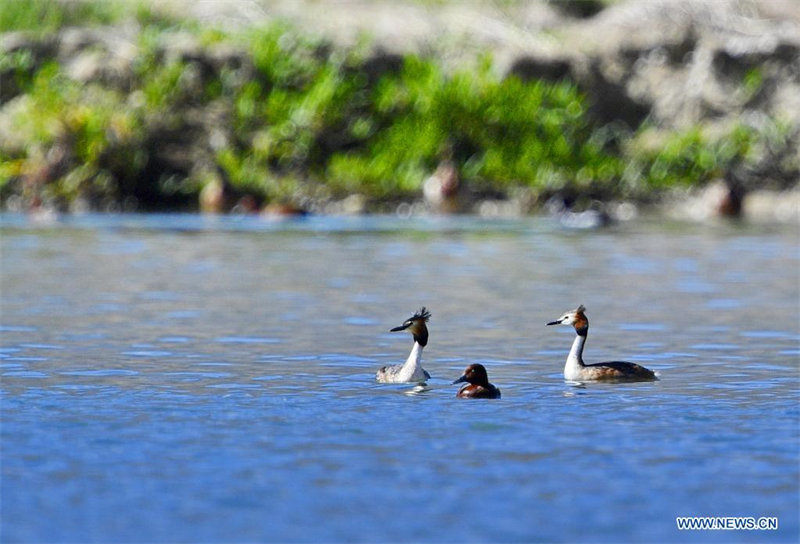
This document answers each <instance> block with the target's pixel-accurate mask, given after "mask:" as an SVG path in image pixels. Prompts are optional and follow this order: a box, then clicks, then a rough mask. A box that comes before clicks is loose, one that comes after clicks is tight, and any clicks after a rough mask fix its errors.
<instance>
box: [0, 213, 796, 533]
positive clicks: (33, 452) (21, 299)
mask: <svg viewBox="0 0 800 544" xmlns="http://www.w3.org/2000/svg"><path fill="white" fill-rule="evenodd" d="M0 219H1V220H2V230H0V250H2V253H0V255H1V256H2V268H1V269H0V270H1V272H2V284H1V287H2V298H1V299H0V300H1V301H2V306H1V307H0V391H2V397H1V399H0V400H1V404H0V408H1V409H2V414H1V415H2V426H0V433H1V437H2V451H1V452H0V455H1V461H2V482H0V483H1V484H2V485H1V487H0V491H1V494H0V501H2V502H0V508H1V509H0V522H1V524H0V540H2V541H3V542H342V541H354V542H443V541H444V542H450V541H474V542H540V541H545V542H574V541H591V542H620V541H637V542H653V541H658V542H797V541H798V539H800V514H798V512H800V471H799V468H800V403H798V397H800V388H798V385H800V364H799V363H800V326H799V325H798V323H799V322H800V321H799V320H800V276H799V272H798V270H800V267H799V266H798V265H800V255H799V254H798V241H799V240H798V232H797V229H796V228H795V227H763V226H762V227H754V226H747V225H736V224H732V225H724V224H723V225H702V226H698V225H682V224H670V223H661V222H654V223H651V222H647V221H640V222H635V223H631V224H628V225H624V226H619V227H615V228H612V229H607V230H600V231H590V232H570V231H564V230H562V229H560V228H558V227H557V226H556V225H554V224H552V223H551V222H550V221H548V220H545V219H525V220H515V221H485V220H478V219H474V218H417V219H411V220H398V219H394V218H388V217H369V218H310V219H304V220H299V221H287V222H270V221H265V220H261V219H257V218H246V219H237V218H203V217H199V216H135V215H133V216H93V215H89V216H79V217H73V218H68V219H62V220H60V221H56V222H54V223H48V224H44V225H42V224H38V223H35V222H32V221H30V220H29V219H28V218H25V217H22V216H13V215H5V216H1V217H0ZM579 303H583V304H585V305H586V307H587V308H588V310H587V315H588V316H589V319H590V322H591V328H590V334H589V341H588V344H587V349H586V353H585V358H586V359H587V362H592V361H600V360H605V359H612V358H613V359H619V358H622V359H627V360H631V361H635V362H638V363H640V364H643V365H645V366H647V367H649V368H652V369H654V370H657V371H658V372H660V374H661V378H662V379H661V380H660V381H658V382H655V383H637V384H627V385H625V384H622V385H621V384H616V385H614V384H609V385H598V384H595V385H589V384H587V385H575V384H568V383H565V382H564V380H563V377H562V375H561V372H562V368H563V363H564V359H565V357H566V353H567V351H568V350H569V345H570V343H571V341H572V336H573V333H572V332H571V331H570V330H569V329H568V328H566V327H545V326H544V324H545V323H546V322H548V321H550V320H552V319H555V318H557V317H559V316H560V315H561V314H562V313H563V312H564V311H565V310H569V309H571V308H574V307H575V306H577V305H578V304H579ZM422 305H426V306H427V307H428V308H429V309H430V310H431V312H432V313H433V317H432V319H431V322H430V324H429V326H430V332H431V338H430V343H429V345H428V346H427V347H426V349H425V352H424V355H423V358H424V366H425V368H426V369H427V370H429V371H430V372H431V374H432V375H433V379H432V380H431V381H430V382H429V384H428V388H426V389H424V390H419V389H417V388H414V387H412V386H407V385H381V384H377V383H375V381H374V373H375V370H377V368H379V367H380V366H383V365H385V364H392V363H398V362H402V361H403V360H404V359H405V357H406V356H407V354H408V351H409V350H410V348H411V339H410V337H409V336H408V335H406V334H405V333H394V334H393V333H389V332H387V331H388V329H389V328H391V327H394V326H396V325H399V324H401V323H402V322H403V320H405V319H406V318H407V317H409V316H410V315H411V314H412V313H413V312H414V311H415V310H416V309H418V307H419V306H422ZM473 362H481V363H483V364H484V365H485V366H486V367H487V369H488V371H489V376H490V379H491V381H492V382H493V383H495V384H496V385H498V386H499V387H500V388H501V389H502V391H503V398H502V399H501V400H499V401H476V400H461V399H456V398H455V392H456V389H457V386H453V385H450V382H451V381H452V380H453V379H455V378H457V377H458V376H459V375H460V374H461V372H462V371H463V369H464V367H465V366H466V365H467V364H470V363H473ZM676 516H753V517H756V518H758V517H761V516H770V517H772V516H774V517H777V518H778V520H779V528H778V530H777V531H719V532H712V531H697V532H683V531H678V530H677V528H676V522H675V518H676Z"/></svg>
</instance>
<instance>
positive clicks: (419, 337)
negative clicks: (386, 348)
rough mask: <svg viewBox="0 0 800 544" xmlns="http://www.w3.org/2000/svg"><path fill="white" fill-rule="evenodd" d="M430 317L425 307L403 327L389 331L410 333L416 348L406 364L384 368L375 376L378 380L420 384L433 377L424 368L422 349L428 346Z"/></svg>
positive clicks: (404, 323) (405, 322) (412, 350)
mask: <svg viewBox="0 0 800 544" xmlns="http://www.w3.org/2000/svg"><path fill="white" fill-rule="evenodd" d="M430 317H431V314H430V312H429V311H428V310H427V309H426V308H425V306H423V307H422V308H420V309H419V311H418V312H417V313H415V314H414V315H413V316H411V317H409V318H408V319H406V320H405V321H404V322H403V324H402V325H400V326H399V327H395V328H393V329H390V330H389V332H398V331H405V330H407V331H409V332H410V333H411V335H412V336H413V337H414V346H413V347H412V348H411V353H410V354H409V355H408V359H406V362H405V363H403V364H402V365H390V366H384V367H383V368H381V369H380V370H378V373H377V374H376V375H375V379H376V380H378V381H379V382H381V383H409V382H417V383H419V382H424V381H425V380H428V379H430V377H431V375H430V374H429V373H428V371H427V370H425V369H424V368H422V348H424V347H425V346H426V345H428V326H427V325H426V323H427V322H428V319H430Z"/></svg>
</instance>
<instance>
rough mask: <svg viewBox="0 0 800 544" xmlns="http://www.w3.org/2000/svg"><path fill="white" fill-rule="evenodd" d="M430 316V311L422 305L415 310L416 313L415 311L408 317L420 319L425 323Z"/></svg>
mask: <svg viewBox="0 0 800 544" xmlns="http://www.w3.org/2000/svg"><path fill="white" fill-rule="evenodd" d="M430 318H431V313H430V312H429V311H428V310H427V308H425V306H423V307H422V308H420V309H419V310H417V313H415V314H414V315H413V316H411V317H410V318H409V321H411V320H417V319H422V320H423V321H425V322H426V323H427V322H428V320H429V319H430Z"/></svg>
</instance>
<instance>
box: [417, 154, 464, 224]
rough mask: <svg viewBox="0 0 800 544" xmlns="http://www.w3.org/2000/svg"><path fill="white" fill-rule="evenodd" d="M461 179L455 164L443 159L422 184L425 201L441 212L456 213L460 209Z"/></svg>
mask: <svg viewBox="0 0 800 544" xmlns="http://www.w3.org/2000/svg"><path fill="white" fill-rule="evenodd" d="M460 188H461V181H460V178H459V176H458V168H456V164H455V163H454V162H453V161H452V160H450V159H445V160H443V161H441V162H440V163H439V166H437V167H436V170H434V172H433V174H431V175H430V176H428V177H427V178H426V179H425V181H424V182H423V184H422V196H423V198H424V199H425V203H426V204H428V205H429V206H430V207H431V208H433V209H434V210H436V211H438V212H442V213H456V212H458V211H459V210H460V209H461V201H460V191H459V190H460Z"/></svg>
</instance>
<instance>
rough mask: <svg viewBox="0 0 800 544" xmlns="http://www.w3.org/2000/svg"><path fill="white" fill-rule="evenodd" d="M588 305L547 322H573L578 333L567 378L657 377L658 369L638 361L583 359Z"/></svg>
mask: <svg viewBox="0 0 800 544" xmlns="http://www.w3.org/2000/svg"><path fill="white" fill-rule="evenodd" d="M585 312H586V308H584V307H583V304H581V305H580V306H578V307H577V308H575V309H574V310H572V311H571V312H567V313H565V314H564V315H562V316H561V317H559V318H558V319H556V320H555V321H551V322H550V323H548V325H572V326H573V327H575V332H576V333H577V336H576V337H575V340H574V341H573V342H572V349H570V350H569V355H568V356H567V364H566V366H564V379H565V380H570V381H595V380H611V381H623V380H625V381H643V380H657V379H658V377H657V376H656V374H655V372H653V371H652V370H649V369H647V368H645V367H643V366H641V365H637V364H636V363H626V362H624V361H607V362H605V363H595V364H592V365H587V364H585V363H584V362H583V346H584V344H586V337H587V336H588V334H589V320H588V319H587V318H586V313H585Z"/></svg>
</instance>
